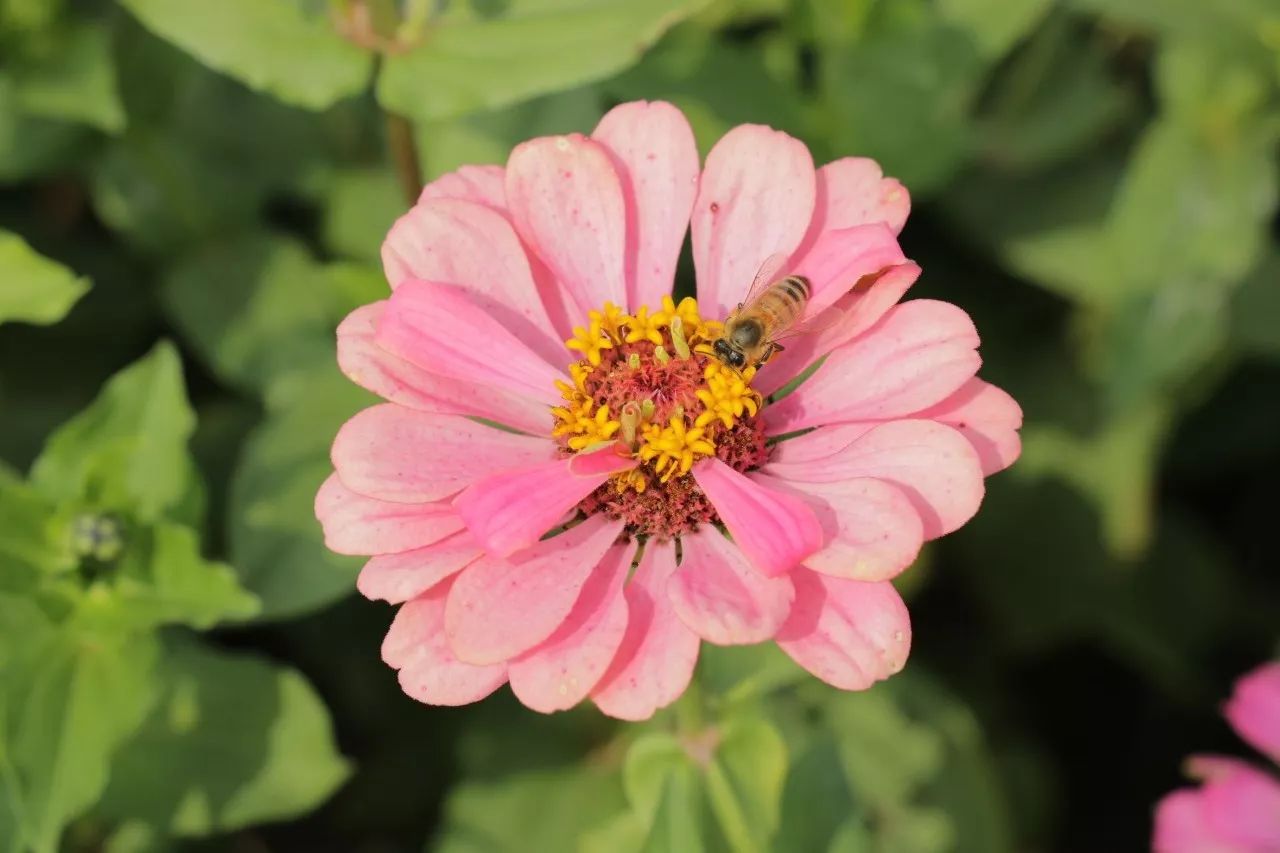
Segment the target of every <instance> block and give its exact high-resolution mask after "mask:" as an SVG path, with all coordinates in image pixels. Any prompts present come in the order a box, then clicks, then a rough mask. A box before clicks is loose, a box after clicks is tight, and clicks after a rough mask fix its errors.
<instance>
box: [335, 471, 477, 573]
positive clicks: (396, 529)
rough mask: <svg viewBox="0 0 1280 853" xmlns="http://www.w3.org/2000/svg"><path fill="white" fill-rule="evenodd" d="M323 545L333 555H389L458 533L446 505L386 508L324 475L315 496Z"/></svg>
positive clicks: (457, 524)
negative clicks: (322, 533)
mask: <svg viewBox="0 0 1280 853" xmlns="http://www.w3.org/2000/svg"><path fill="white" fill-rule="evenodd" d="M315 509H316V518H317V519H319V520H320V525H321V526H322V527H323V528H324V544H325V547H327V548H328V549H329V550H330V551H334V552H336V553H338V554H394V553H398V552H400V551H408V550H410V549H413V548H421V547H423V546H426V545H430V544H432V543H434V542H439V541H440V540H441V539H443V538H445V537H446V536H449V535H450V534H453V533H457V532H458V531H459V530H461V529H462V528H463V524H462V519H461V518H459V517H458V514H457V513H456V512H455V511H454V509H453V507H451V506H449V505H448V504H438V503H437V504H403V503H386V502H383V501H379V500H374V499H373V498H367V497H364V496H363V495H358V494H356V493H355V492H353V491H351V490H350V489H348V488H347V487H346V486H344V485H343V484H342V481H341V480H339V479H338V475H337V474H331V475H329V479H327V480H325V481H324V484H323V485H322V486H321V487H320V491H319V492H317V493H316V507H315Z"/></svg>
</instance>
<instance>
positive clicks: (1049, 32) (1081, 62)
mask: <svg viewBox="0 0 1280 853" xmlns="http://www.w3.org/2000/svg"><path fill="white" fill-rule="evenodd" d="M965 2H968V0H965ZM976 2H977V3H980V4H981V3H985V0H976ZM1015 5H1017V4H1015ZM989 20H991V21H994V22H999V21H1001V20H1002V18H1001V17H1000V16H999V15H994V16H991V18H990V19H989ZM999 25H1000V24H999V23H997V24H996V26H999ZM1112 58H1113V57H1112V56H1111V55H1110V54H1109V53H1108V52H1107V51H1106V50H1104V49H1103V47H1102V45H1101V44H1100V43H1099V42H1098V40H1097V39H1096V38H1093V37H1092V34H1091V33H1088V32H1082V31H1081V30H1080V28H1079V27H1078V26H1076V25H1075V22H1074V21H1069V20H1067V19H1066V18H1063V17H1054V18H1051V19H1050V21H1049V23H1048V24H1047V25H1046V26H1044V27H1043V28H1042V29H1041V30H1040V31H1039V32H1038V33H1037V34H1036V35H1035V37H1034V38H1033V39H1032V40H1031V41H1030V42H1029V43H1028V45H1027V46H1026V48H1025V49H1023V50H1019V51H1017V52H1016V53H1015V54H1014V55H1013V57H1012V58H1011V59H1010V67H1009V68H1008V70H1007V71H1006V72H1004V73H1002V74H997V75H995V76H994V78H993V79H992V82H991V85H990V91H989V92H988V93H987V94H986V95H985V97H984V98H983V109H982V117H981V119H980V123H979V133H980V134H981V140H980V144H981V146H982V158H983V161H984V162H985V163H986V164H987V165H989V166H990V167H991V168H993V169H998V170H1001V171H1005V172H1027V171H1030V170H1032V169H1044V168H1045V167H1047V166H1053V165H1056V164H1060V163H1064V162H1066V161H1068V160H1070V159H1071V158H1073V157H1076V156H1078V155H1079V153H1080V152H1081V151H1082V150H1090V149H1093V148H1096V147H1099V146H1100V145H1102V144H1103V143H1104V142H1105V141H1106V140H1107V138H1108V137H1110V136H1113V135H1115V134H1116V132H1117V130H1118V129H1119V128H1121V127H1123V126H1124V125H1125V124H1126V123H1130V122H1132V121H1133V117H1134V114H1135V111H1136V106H1137V98H1136V93H1135V92H1134V90H1133V88H1132V87H1131V86H1129V85H1126V83H1125V82H1124V81H1121V80H1118V79H1117V78H1116V75H1115V74H1114V73H1113V71H1112V68H1111V65H1110V63H1111V61H1112ZM1071 177H1073V178H1077V179H1078V178H1079V171H1078V170H1077V169H1072V170H1071ZM1037 203H1039V204H1044V200H1043V199H1042V198H1037Z"/></svg>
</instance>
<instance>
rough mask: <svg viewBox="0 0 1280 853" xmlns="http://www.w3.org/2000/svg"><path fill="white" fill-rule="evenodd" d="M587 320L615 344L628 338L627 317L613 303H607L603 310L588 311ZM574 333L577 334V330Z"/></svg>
mask: <svg viewBox="0 0 1280 853" xmlns="http://www.w3.org/2000/svg"><path fill="white" fill-rule="evenodd" d="M587 318H588V319H589V320H591V325H592V326H596V325H599V327H600V330H601V331H602V332H604V333H605V334H606V335H608V337H609V339H610V340H611V341H613V342H614V343H619V344H620V343H622V341H623V340H624V339H625V338H626V332H625V331H624V329H623V326H624V325H625V324H626V322H627V315H626V313H624V312H623V310H622V309H621V308H619V307H618V306H617V305H614V304H613V303H612V302H606V303H605V304H604V309H603V310H600V311H588V312H587ZM574 331H575V332H577V329H574Z"/></svg>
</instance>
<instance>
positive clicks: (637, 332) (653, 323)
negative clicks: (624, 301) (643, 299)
mask: <svg viewBox="0 0 1280 853" xmlns="http://www.w3.org/2000/svg"><path fill="white" fill-rule="evenodd" d="M626 321H627V328H628V331H627V338H626V340H627V343H629V344H635V343H639V342H640V341H648V342H649V343H651V344H653V345H654V346H661V345H662V340H663V339H662V329H663V328H664V327H665V326H666V325H667V323H666V321H665V320H663V318H662V315H661V314H654V315H653V316H652V317H651V316H649V306H648V305H641V306H640V310H638V311H636V313H634V314H629V315H627V318H626Z"/></svg>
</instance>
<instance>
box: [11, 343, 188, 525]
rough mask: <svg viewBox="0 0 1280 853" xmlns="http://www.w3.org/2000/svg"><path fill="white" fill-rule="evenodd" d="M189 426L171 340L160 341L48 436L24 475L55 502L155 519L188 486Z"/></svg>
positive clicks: (183, 494)
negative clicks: (79, 504) (75, 503)
mask: <svg viewBox="0 0 1280 853" xmlns="http://www.w3.org/2000/svg"><path fill="white" fill-rule="evenodd" d="M194 429H195V414H194V413H193V412H192V410H191V406H190V404H188V403H187V397H186V389H185V387H184V384H183V380H182V362H181V361H180V360H179V358H178V353H177V351H176V350H175V349H174V348H173V345H172V344H169V343H160V344H158V345H157V346H156V347H155V348H154V349H152V350H151V352H150V353H149V354H148V355H147V356H145V357H143V358H142V359H139V360H138V361H136V362H134V363H133V364H132V365H130V366H129V367H127V368H125V369H124V370H122V371H120V372H119V373H117V374H116V375H115V376H113V377H112V378H111V379H110V380H109V381H108V382H107V384H106V386H105V387H104V388H103V390H102V392H101V393H100V394H99V395H98V398H97V399H96V400H94V401H93V403H92V404H91V405H90V406H89V407H88V408H87V409H85V410H84V411H82V412H80V413H79V414H78V415H76V416H75V417H74V418H72V419H71V420H70V421H68V422H67V423H65V424H63V425H62V426H61V427H59V428H58V429H57V430H56V431H55V432H54V434H53V435H52V436H50V438H49V440H48V442H47V443H46V444H45V448H44V451H43V452H42V453H41V454H40V457H39V458H38V459H36V462H35V464H34V465H33V466H32V469H31V482H32V484H33V485H35V486H36V488H38V489H39V490H41V491H42V492H44V493H45V494H47V495H49V496H50V497H52V498H54V499H56V500H59V501H63V500H65V501H73V502H82V503H84V504H86V505H88V506H90V507H93V508H95V509H107V510H114V511H118V512H125V513H129V514H131V515H133V516H134V517H136V518H137V519H139V520H141V521H154V520H156V519H158V518H159V517H160V516H161V514H163V513H164V512H165V511H166V510H173V509H176V508H177V507H178V506H179V505H180V504H181V503H182V501H183V500H184V499H186V498H188V497H189V495H190V493H191V488H192V481H193V479H194V478H195V471H194V466H193V464H192V462H191V458H190V456H189V455H188V453H187V441H188V439H189V438H190V437H191V433H192V431H193V430H194Z"/></svg>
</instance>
